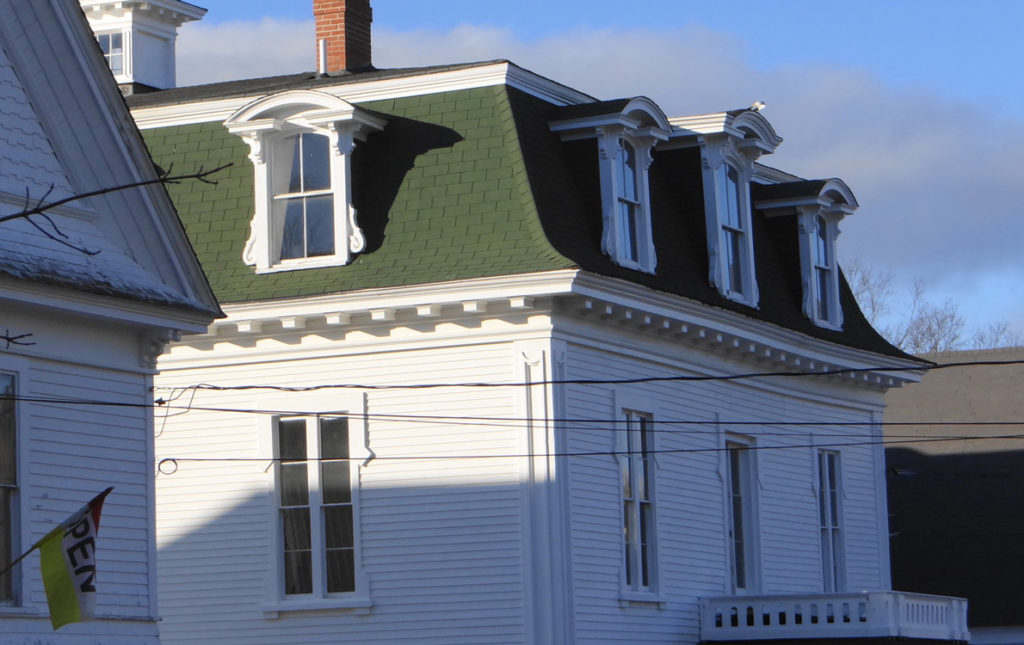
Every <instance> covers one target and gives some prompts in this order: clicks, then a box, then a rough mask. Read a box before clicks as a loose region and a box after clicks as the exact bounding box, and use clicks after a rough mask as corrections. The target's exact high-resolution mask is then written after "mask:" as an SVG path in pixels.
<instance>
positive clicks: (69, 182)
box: [0, 0, 220, 322]
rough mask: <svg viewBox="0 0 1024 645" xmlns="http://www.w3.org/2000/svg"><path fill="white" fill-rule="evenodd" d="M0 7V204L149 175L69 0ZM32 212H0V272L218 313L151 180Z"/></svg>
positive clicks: (0, 2) (6, 2) (12, 0)
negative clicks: (0, 124)
mask: <svg viewBox="0 0 1024 645" xmlns="http://www.w3.org/2000/svg"><path fill="white" fill-rule="evenodd" d="M0 13H2V14H3V16H4V19H3V21H0V88H2V89H0V112H2V113H4V114H5V128H4V129H3V132H0V163H3V164H4V166H5V171H4V172H3V173H0V174H3V175H4V176H5V178H4V179H3V180H0V209H2V210H0V216H2V215H11V214H14V213H17V212H20V211H22V210H24V209H25V207H26V205H30V206H35V205H37V204H39V203H49V202H51V201H54V200H57V199H62V198H67V197H72V196H74V195H81V194H83V193H87V192H91V191H96V190H100V189H106V188H116V187H119V186H125V185H127V184H132V183H136V182H143V181H150V180H157V179H158V177H157V174H156V170H155V169H154V167H153V163H152V161H151V159H150V157H149V155H148V152H147V151H146V148H145V146H144V144H143V143H142V140H141V137H140V136H139V133H138V130H137V129H136V127H135V125H134V123H133V122H132V120H131V117H130V115H129V114H128V112H127V110H126V109H125V106H124V103H123V101H122V99H121V95H120V93H119V92H118V90H117V87H116V86H115V85H114V82H113V79H112V77H111V75H110V70H109V69H108V68H107V66H106V63H105V61H104V59H103V57H102V54H101V53H100V51H99V47H98V45H97V44H96V41H95V40H94V39H93V36H92V31H91V30H90V29H89V26H88V24H87V23H86V21H85V18H84V16H83V14H82V10H81V8H80V7H79V6H78V3H77V2H76V1H75V0H44V1H30V0H0ZM7 115H11V117H10V119H9V120H8V119H7V118H6V116H7ZM8 169H11V170H12V172H8V171H7V170H8ZM51 185H52V191H51V190H50V186H51ZM33 222H35V224H33ZM33 222H30V221H27V220H26V219H24V218H22V219H15V220H11V221H8V222H5V223H4V224H3V226H4V227H5V234H4V235H3V236H2V237H0V278H8V279H16V280H19V281H27V282H33V283H37V284H44V285H48V286H55V287H61V288H68V289H73V290H75V291H79V292H86V293H91V294H97V295H103V296H112V297H114V298H116V299H118V300H128V301H132V302H134V303H142V304H146V305H159V306H162V307H165V308H167V309H166V311H165V312H164V313H165V315H167V316H170V317H171V318H174V317H178V318H187V319H189V320H191V321H196V322H198V321H206V322H208V321H209V319H210V318H212V317H214V316H217V315H219V314H220V309H219V306H218V305H217V302H216V300H215V298H214V297H213V293H212V291H211V289H210V287H209V285H208V284H207V282H206V280H205V278H204V276H203V273H202V270H201V269H200V267H199V263H198V261H197V259H196V257H195V255H194V253H193V252H192V250H191V248H190V246H189V243H188V239H187V237H186V236H185V234H184V231H183V230H182V227H181V223H180V221H179V220H178V218H177V215H176V213H175V210H174V206H173V204H172V203H171V202H170V200H169V199H168V198H167V194H166V191H165V190H164V188H163V186H162V185H161V184H160V183H159V182H156V183H153V184H151V185H147V186H142V187H139V188H133V189H126V190H120V189H118V190H112V191H111V192H108V193H105V194H102V195H97V196H94V197H90V198H88V199H78V200H74V201H72V202H70V203H69V204H67V205H65V206H60V207H57V208H53V209H50V210H47V211H46V213H45V215H43V216H36V217H34V218H33ZM41 228H42V229H46V230H47V231H49V232H50V235H46V234H44V233H43V232H41V230H40V229H41ZM65 236H66V237H65ZM175 312H177V313H175Z"/></svg>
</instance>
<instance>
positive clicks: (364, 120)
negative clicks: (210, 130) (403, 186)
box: [224, 90, 384, 132]
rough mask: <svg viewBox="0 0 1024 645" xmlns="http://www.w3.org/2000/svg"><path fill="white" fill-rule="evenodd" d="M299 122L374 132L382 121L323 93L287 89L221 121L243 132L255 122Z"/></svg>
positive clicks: (263, 98) (229, 128)
mask: <svg viewBox="0 0 1024 645" xmlns="http://www.w3.org/2000/svg"><path fill="white" fill-rule="evenodd" d="M296 119H299V120H302V121H305V122H308V123H311V124H325V123H329V122H337V121H354V122H357V123H361V124H364V125H369V126H371V127H374V128H375V129H380V128H382V127H383V126H384V122H383V121H382V120H380V119H378V118H376V117H373V116H371V115H370V114H368V113H366V112H365V111H363V110H360V109H359V108H357V107H356V106H354V105H352V104H351V103H349V102H348V101H346V100H344V99H341V98H338V97H336V96H332V95H330V94H327V93H324V92H316V91H313V90H290V91H287V92H279V93H277V94H271V95H269V96H264V97H261V98H259V99H256V100H255V101H252V102H251V103H248V104H247V105H244V106H242V107H241V108H239V109H238V110H236V111H235V113H234V114H232V115H231V116H229V117H228V118H227V120H225V121H224V125H225V126H227V128H228V130H231V131H232V132H237V131H241V130H246V129H248V127H249V126H250V125H252V124H255V123H257V122H271V121H288V120H296Z"/></svg>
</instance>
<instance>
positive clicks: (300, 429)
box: [277, 419, 308, 461]
mask: <svg viewBox="0 0 1024 645" xmlns="http://www.w3.org/2000/svg"><path fill="white" fill-rule="evenodd" d="M277 452H278V456H279V457H280V458H281V459H282V460H283V461H305V460H306V455H307V454H308V451H307V450H306V421H305V420H304V419H281V420H279V421H278V422H277Z"/></svg>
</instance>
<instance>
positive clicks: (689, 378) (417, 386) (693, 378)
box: [154, 359, 1024, 392]
mask: <svg viewBox="0 0 1024 645" xmlns="http://www.w3.org/2000/svg"><path fill="white" fill-rule="evenodd" d="M1000 365H1024V359H1022V360H1008V361H963V362H955V363H933V364H929V365H912V366H901V365H876V366H874V367H842V368H836V369H830V370H818V371H810V370H802V371H770V372H744V373H740V374H718V375H683V374H676V375H673V376H641V377H636V378H623V379H550V380H538V381H531V382H526V381H510V382H489V381H479V382H465V383H407V384H385V385H367V384H360V383H324V384H319V385H304V386H288V385H255V384H250V385H214V384H212V383H197V384H195V385H189V386H179V387H176V388H154V389H173V390H188V389H196V390H209V391H213V392H236V391H245V390H271V391H275V392H316V391H320V390H340V389H348V390H421V389H439V388H449V387H451V388H454V387H472V388H493V387H534V386H542V385H633V384H640V383H661V382H702V381H738V380H745V379H754V378H769V377H779V378H793V377H805V376H842V375H848V374H862V373H866V372H927V371H931V370H939V369H948V368H952V367H978V366H1000Z"/></svg>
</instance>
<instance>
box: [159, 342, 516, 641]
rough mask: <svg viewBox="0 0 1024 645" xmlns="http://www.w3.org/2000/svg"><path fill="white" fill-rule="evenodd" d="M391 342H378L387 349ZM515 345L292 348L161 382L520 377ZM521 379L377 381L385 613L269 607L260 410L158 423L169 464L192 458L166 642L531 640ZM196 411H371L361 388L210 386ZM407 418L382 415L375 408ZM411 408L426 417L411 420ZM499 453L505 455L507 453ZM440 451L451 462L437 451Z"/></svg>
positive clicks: (165, 500)
mask: <svg viewBox="0 0 1024 645" xmlns="http://www.w3.org/2000/svg"><path fill="white" fill-rule="evenodd" d="M376 349H377V350H379V348H376ZM516 360H517V358H516V356H515V354H514V352H513V350H512V346H511V344H509V343H491V344H484V345H468V346H455V347H441V348H424V349H420V350H415V349H412V350H408V349H407V350H406V351H403V352H400V353H398V352H379V351H375V352H374V353H369V352H367V353H366V354H360V353H348V354H346V355H339V356H333V357H327V358H324V357H316V358H308V359H307V358H301V357H294V356H280V357H278V358H277V359H275V360H266V359H261V360H260V361H259V362H253V363H252V364H249V365H245V366H244V367H243V368H241V369H240V368H239V367H238V365H237V364H234V361H233V362H232V364H231V365H225V366H224V367H219V366H217V364H216V362H215V361H211V366H210V367H208V368H199V369H197V368H189V369H185V370H180V371H179V370H175V369H174V367H173V362H169V363H168V364H167V365H165V371H164V373H163V375H162V376H161V377H160V378H159V385H160V386H161V387H165V388H166V387H181V386H186V385H189V384H194V383H198V382H209V383H217V384H218V385H232V384H268V385H292V386H294V385H303V384H322V383H361V384H365V385H376V384H394V383H403V382H404V383H431V382H433V383H445V382H474V381H508V380H510V379H511V378H512V376H513V374H514V373H515V371H514V366H515V361H516ZM517 396H519V391H518V389H517V388H509V389H505V388H495V389H487V390H480V389H476V388H438V389H427V390H366V399H365V405H366V408H367V412H368V413H369V415H370V416H369V420H368V424H367V427H368V431H369V437H370V444H369V448H370V450H371V451H372V452H373V454H374V455H375V456H376V459H370V460H369V461H368V462H367V463H366V464H365V465H362V466H361V467H360V469H359V477H360V490H359V503H360V515H359V517H360V522H361V533H360V545H361V547H362V561H363V564H364V570H365V572H366V574H367V578H368V581H369V587H370V589H369V591H370V593H369V596H370V598H371V601H372V607H371V608H369V609H368V610H361V611H358V612H356V611H351V610H345V609H338V610H318V611H306V612H282V613H280V614H277V616H276V617H274V616H272V615H271V616H267V615H264V612H263V611H262V609H261V607H262V606H263V605H264V604H265V603H267V602H268V594H269V593H270V592H269V589H270V586H271V585H272V583H273V581H272V580H271V577H272V575H273V573H272V568H271V565H272V562H273V559H274V558H275V557H276V554H273V553H271V552H270V535H269V533H270V531H271V530H272V528H271V524H272V523H274V522H276V515H275V509H274V507H273V500H272V499H271V498H270V497H269V495H268V490H269V488H268V487H269V486H270V485H271V478H272V473H273V469H269V470H268V466H269V465H270V462H265V461H255V462H246V461H236V462H230V461H225V462H217V461H211V462H189V461H187V460H186V459H184V458H188V457H192V458H212V459H218V458H245V459H258V458H260V457H263V458H265V457H267V456H268V453H267V451H268V450H269V449H270V447H271V446H270V443H269V439H268V438H266V437H264V438H262V439H261V438H260V437H259V434H260V433H261V432H264V430H263V429H262V428H269V425H267V424H266V423H265V422H264V425H263V426H261V425H260V421H259V415H248V414H241V413H237V414H229V413H217V412H207V411H203V410H200V409H196V410H193V411H190V412H188V413H187V414H183V415H178V416H174V415H173V414H171V415H168V416H167V418H166V419H162V418H160V417H158V418H157V421H156V427H157V431H158V436H157V457H158V459H163V458H169V457H179V458H183V459H182V461H180V462H179V464H178V465H179V469H178V471H177V472H176V473H175V474H172V475H163V474H161V475H160V476H159V477H158V479H157V488H158V509H159V510H158V515H157V521H158V536H159V557H160V606H161V612H162V615H163V617H164V622H163V624H162V627H161V638H162V641H163V642H164V643H168V644H174V643H208V642H210V640H211V639H214V638H215V639H217V640H218V641H220V642H223V643H247V644H248V643H280V642H285V641H287V642H302V643H320V642H322V643H333V642H337V635H338V633H345V634H346V635H347V637H349V638H352V639H353V640H358V641H359V642H380V643H393V642H416V643H523V642H524V633H525V629H526V627H525V624H524V621H525V617H524V604H525V599H524V584H525V583H524V578H523V544H522V530H523V528H522V525H521V517H522V500H521V495H522V493H521V490H520V488H519V460H518V459H517V458H516V455H517V454H518V452H519V451H520V449H521V448H520V437H519V434H520V430H519V429H517V428H514V427H509V425H508V424H507V422H504V421H502V422H498V423H494V424H489V423H480V422H476V421H464V422H457V421H453V420H445V419H441V417H456V418H457V417H467V416H469V417H494V418H500V419H505V418H510V417H515V416H516V414H517V413H518V412H517ZM184 399H190V400H192V404H193V406H194V407H196V408H203V407H209V406H216V407H231V408H241V409H252V408H264V409H266V408H269V409H276V410H282V411H287V410H293V411H300V410H303V409H309V407H304V406H309V405H311V403H310V402H311V401H314V400H315V401H316V405H319V406H322V405H325V403H324V402H325V401H327V402H332V401H337V406H338V407H337V408H335V409H339V410H341V409H344V410H349V411H351V412H353V413H355V414H361V413H362V408H363V405H364V403H363V393H362V392H355V393H353V392H351V391H347V390H331V391H328V392H318V393H311V394H304V393H276V392H264V391H259V390H256V391H242V392H237V391H236V392H199V393H198V394H197V395H196V396H195V398H194V399H192V398H191V396H190V395H186V397H183V399H179V402H180V401H182V400H184ZM381 414H384V415H395V416H394V417H384V418H377V417H375V416H374V415H381ZM403 415H405V416H407V417H418V418H403ZM495 455H499V456H500V457H498V458H494V456H495ZM437 457H447V458H443V459H439V458H437Z"/></svg>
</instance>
